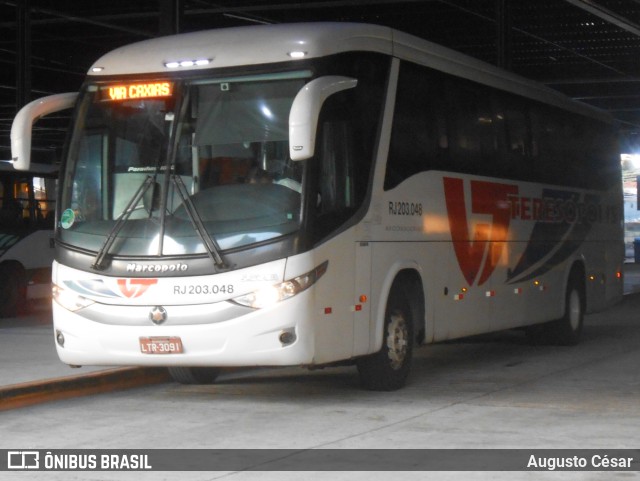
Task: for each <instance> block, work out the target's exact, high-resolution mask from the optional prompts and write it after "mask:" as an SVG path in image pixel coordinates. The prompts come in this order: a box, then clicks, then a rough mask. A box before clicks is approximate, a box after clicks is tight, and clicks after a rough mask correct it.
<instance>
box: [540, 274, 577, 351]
mask: <svg viewBox="0 0 640 481" xmlns="http://www.w3.org/2000/svg"><path fill="white" fill-rule="evenodd" d="M584 311H585V292H584V282H583V281H582V277H581V276H580V275H579V274H578V273H577V271H574V272H572V274H571V276H570V277H569V282H568V283H567V291H566V294H565V303H564V315H563V316H562V317H561V318H560V319H557V320H555V321H551V322H547V323H545V324H540V325H537V326H531V327H530V328H529V331H528V334H529V337H530V338H531V340H532V341H533V342H534V344H552V345H557V346H575V345H576V344H578V342H579V341H580V335H581V333H582V326H583V324H584Z"/></svg>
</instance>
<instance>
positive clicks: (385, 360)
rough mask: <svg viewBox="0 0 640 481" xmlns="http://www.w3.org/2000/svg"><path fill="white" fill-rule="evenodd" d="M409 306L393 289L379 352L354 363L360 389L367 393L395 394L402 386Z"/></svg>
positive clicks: (408, 351)
mask: <svg viewBox="0 0 640 481" xmlns="http://www.w3.org/2000/svg"><path fill="white" fill-rule="evenodd" d="M410 313H411V311H410V307H409V302H408V301H407V299H406V297H405V295H404V294H403V293H402V292H399V289H395V290H393V291H392V292H391V294H390V296H389V300H388V301H387V308H386V313H385V323H384V331H383V339H382V348H381V349H380V351H378V352H377V353H375V354H371V355H369V356H365V357H363V358H360V359H358V361H357V363H356V365H357V367H358V373H359V375H360V383H361V385H362V387H364V388H365V389H368V390H370V391H395V390H397V389H400V388H401V387H403V386H404V385H405V383H406V380H407V376H408V375H409V370H410V369H411V358H412V355H413V322H412V319H411V314H410Z"/></svg>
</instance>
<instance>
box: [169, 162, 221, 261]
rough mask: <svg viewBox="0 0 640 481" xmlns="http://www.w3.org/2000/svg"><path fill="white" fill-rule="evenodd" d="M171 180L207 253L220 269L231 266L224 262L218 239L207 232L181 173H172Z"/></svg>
mask: <svg viewBox="0 0 640 481" xmlns="http://www.w3.org/2000/svg"><path fill="white" fill-rule="evenodd" d="M171 181H172V182H173V184H174V185H175V187H176V190H177V191H178V194H179V195H180V198H181V199H182V202H183V205H184V208H185V210H186V211H187V215H188V216H189V220H190V221H191V224H193V228H194V229H195V231H196V232H197V233H198V236H199V237H200V239H202V242H203V243H204V246H205V248H206V250H207V254H209V257H211V260H213V262H214V264H215V266H216V267H217V268H218V269H228V268H229V266H228V265H227V264H226V262H224V260H223V259H222V256H221V255H220V246H219V245H218V243H217V242H216V240H215V239H214V238H213V237H211V236H210V235H209V233H208V232H207V229H206V228H205V226H204V224H203V223H202V218H201V217H200V214H198V211H197V210H196V207H195V206H194V205H193V202H192V201H191V197H189V192H188V191H187V188H186V186H185V185H184V182H183V181H182V178H181V177H180V176H179V175H176V174H172V175H171Z"/></svg>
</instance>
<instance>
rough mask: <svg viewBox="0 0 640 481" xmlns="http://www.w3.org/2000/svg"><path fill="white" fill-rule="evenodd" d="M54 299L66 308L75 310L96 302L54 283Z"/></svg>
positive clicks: (52, 289)
mask: <svg viewBox="0 0 640 481" xmlns="http://www.w3.org/2000/svg"><path fill="white" fill-rule="evenodd" d="M51 293H52V295H53V299H54V300H55V301H56V302H57V303H58V304H60V305H61V306H62V307H64V308H65V309H67V310H69V311H71V312H75V311H78V310H80V309H83V308H85V307H88V306H90V305H91V304H94V301H92V300H91V299H87V298H86V297H82V296H80V295H78V294H76V293H75V292H73V291H70V290H68V289H64V288H62V287H60V286H57V285H55V284H54V285H53V287H52V288H51Z"/></svg>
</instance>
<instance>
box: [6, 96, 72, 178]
mask: <svg viewBox="0 0 640 481" xmlns="http://www.w3.org/2000/svg"><path fill="white" fill-rule="evenodd" d="M77 96H78V93H77V92H69V93H64V94H56V95H49V96H47V97H42V98H39V99H36V100H34V101H33V102H29V103H28V104H27V105H25V106H24V107H22V108H21V109H20V111H19V112H18V113H17V114H16V116H15V118H14V119H13V124H12V125H11V158H12V160H13V167H14V168H16V169H18V170H29V167H30V166H31V133H32V129H33V124H34V123H35V121H36V120H38V119H39V118H40V117H43V116H45V115H48V114H51V113H53V112H58V111H60V110H66V109H70V108H71V107H73V104H74V103H75V101H76V97H77Z"/></svg>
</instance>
